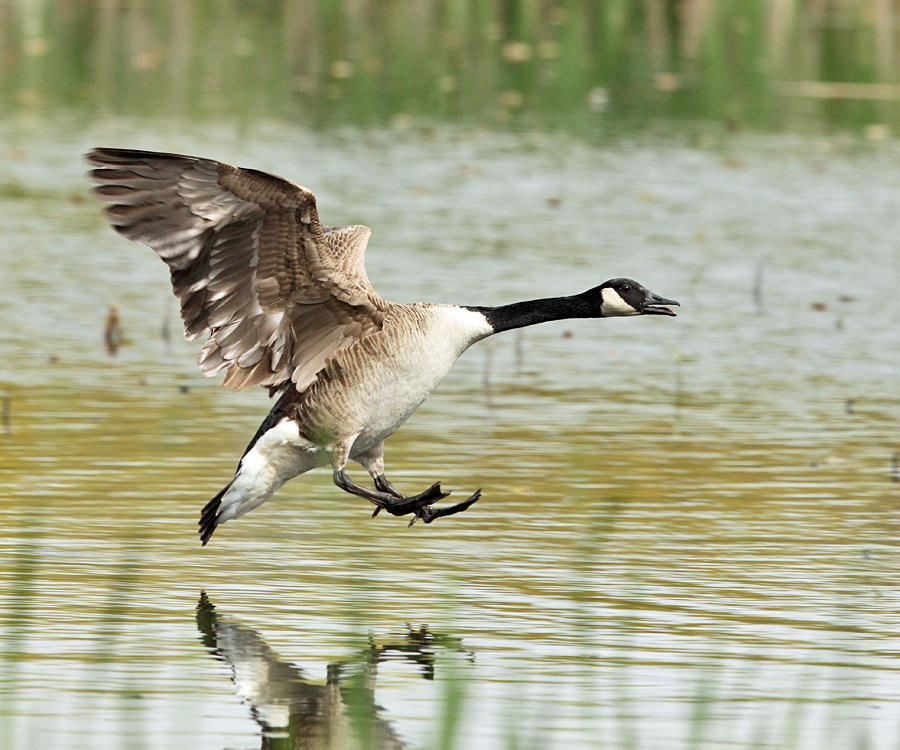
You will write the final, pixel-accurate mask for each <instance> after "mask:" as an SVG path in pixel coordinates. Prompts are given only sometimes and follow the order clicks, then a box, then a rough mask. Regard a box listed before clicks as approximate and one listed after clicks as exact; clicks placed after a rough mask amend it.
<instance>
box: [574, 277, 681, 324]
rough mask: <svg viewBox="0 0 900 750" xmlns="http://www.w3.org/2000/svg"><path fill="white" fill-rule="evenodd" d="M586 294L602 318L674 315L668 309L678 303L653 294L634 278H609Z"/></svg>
mask: <svg viewBox="0 0 900 750" xmlns="http://www.w3.org/2000/svg"><path fill="white" fill-rule="evenodd" d="M587 294H588V295H589V296H590V297H591V298H592V300H591V301H592V304H593V306H594V307H595V309H596V310H597V312H598V316H599V317H602V318H613V317H617V316H622V315H673V316H674V315H675V313H674V312H673V311H672V310H670V309H669V307H670V306H674V305H677V304H678V303H677V302H676V301H675V300H673V299H666V298H665V297H660V296H659V295H658V294H654V293H653V292H651V291H650V290H649V289H647V288H646V287H645V286H643V285H642V284H639V283H638V282H636V281H635V280H634V279H610V280H609V281H604V282H603V283H602V284H601V285H600V286H598V287H595V288H594V289H591V290H590V291H589V292H587Z"/></svg>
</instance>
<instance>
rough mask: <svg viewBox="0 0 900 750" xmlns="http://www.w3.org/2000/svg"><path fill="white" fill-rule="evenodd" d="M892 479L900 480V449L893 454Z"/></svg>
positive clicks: (894, 480)
mask: <svg viewBox="0 0 900 750" xmlns="http://www.w3.org/2000/svg"><path fill="white" fill-rule="evenodd" d="M891 481H892V482H900V451H894V455H893V456H891Z"/></svg>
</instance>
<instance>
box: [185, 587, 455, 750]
mask: <svg viewBox="0 0 900 750" xmlns="http://www.w3.org/2000/svg"><path fill="white" fill-rule="evenodd" d="M197 627H198V628H199V630H200V632H201V633H202V635H203V638H202V640H203V643H204V645H205V646H206V647H207V648H208V649H209V650H210V653H211V654H212V655H213V656H214V657H215V658H217V659H219V660H220V661H223V662H225V663H226V664H227V665H228V666H229V667H230V668H231V679H232V681H233V682H234V685H235V690H236V692H237V694H238V697H239V698H240V699H241V700H242V701H243V702H244V703H245V704H246V705H247V706H248V707H249V709H250V715H251V716H252V718H253V720H254V721H255V722H256V723H257V724H259V727H260V731H261V735H262V745H261V747H262V748H263V749H264V750H269V749H270V748H271V749H275V748H278V749H279V750H287V749H288V748H291V749H292V750H302V749H306V748H309V749H313V748H315V750H324V749H326V748H327V749H328V750H338V749H339V748H359V747H363V748H371V749H372V750H394V749H396V748H404V747H406V745H405V744H404V743H403V741H402V740H401V739H400V737H398V736H397V733H396V731H395V730H394V728H393V726H392V725H391V723H390V722H389V721H388V720H387V719H386V718H385V717H384V716H383V710H382V708H381V707H380V706H379V705H378V704H377V703H376V702H375V685H376V682H377V676H378V665H379V664H380V663H382V662H384V661H387V660H397V659H402V660H405V661H409V662H411V663H413V664H415V665H417V666H418V667H419V669H420V672H421V675H422V677H423V678H424V679H426V680H431V679H433V677H434V671H435V648H439V649H445V650H451V651H457V652H463V653H466V654H467V655H468V656H469V657H470V658H471V657H472V654H471V652H469V651H466V649H464V648H463V647H462V645H461V643H460V642H459V641H458V640H456V639H453V638H448V637H446V636H440V635H435V634H433V633H431V632H430V631H429V630H428V628H427V627H425V626H422V627H421V628H420V629H419V630H414V629H412V628H408V630H407V632H406V633H404V634H400V635H395V636H392V637H391V638H390V639H388V640H387V641H386V642H384V643H382V644H376V643H375V641H374V640H372V639H371V638H370V640H369V645H368V647H366V648H363V649H360V650H359V651H357V652H356V653H355V654H354V655H353V656H352V657H351V658H349V659H346V660H342V661H335V662H332V663H330V664H329V665H328V669H327V674H326V679H325V682H324V683H321V682H317V681H315V680H314V679H312V678H310V677H308V676H306V675H305V674H304V673H303V670H301V669H299V668H298V667H296V666H294V665H293V664H291V663H290V662H288V661H286V660H284V659H282V658H281V657H279V656H278V654H276V653H275V651H273V650H272V648H271V647H270V646H269V645H268V644H267V643H266V641H265V640H264V639H263V638H262V636H261V635H260V634H259V633H258V632H257V631H256V630H253V629H252V628H249V627H246V626H244V625H241V624H239V623H237V622H235V621H232V620H231V619H230V618H228V617H223V616H222V615H221V614H219V612H218V611H217V610H216V608H215V607H214V606H213V604H212V602H210V600H209V597H208V596H207V595H206V592H202V593H201V594H200V601H199V602H198V603H197Z"/></svg>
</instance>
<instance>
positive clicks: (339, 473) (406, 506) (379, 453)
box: [333, 443, 481, 526]
mask: <svg viewBox="0 0 900 750" xmlns="http://www.w3.org/2000/svg"><path fill="white" fill-rule="evenodd" d="M333 455H334V458H333V464H334V483H335V484H336V485H337V486H338V487H340V488H341V489H342V490H344V491H345V492H349V493H350V494H352V495H356V496H357V497H362V498H365V499H366V500H369V501H370V502H372V503H374V504H375V506H376V507H375V510H374V511H373V513H372V517H373V518H374V517H375V516H377V515H378V513H379V512H380V511H381V509H382V508H384V509H385V510H386V511H387V512H388V513H390V514H391V515H394V516H404V515H407V514H410V513H413V514H414V516H413V519H412V521H410V523H409V525H410V526H412V525H413V524H414V523H415V522H416V519H417V518H421V519H422V520H423V521H425V523H431V522H432V521H433V520H434V519H436V518H441V517H442V516H451V515H453V514H454V513H460V512H461V511H464V510H465V509H466V508H468V507H469V506H470V505H472V503H474V502H475V501H476V500H478V498H479V497H481V490H478V491H477V492H475V493H474V494H472V495H470V496H469V497H468V498H466V499H465V500H463V501H462V502H461V503H456V504H455V505H448V506H446V507H441V508H432V507H431V505H432V504H433V503H435V502H437V501H438V500H441V499H443V498H445V497H447V496H448V495H449V494H450V493H449V492H444V491H443V490H441V483H440V482H435V483H434V484H433V485H431V487H429V488H428V489H427V490H425V491H424V492H420V493H419V494H417V495H404V494H403V493H402V492H400V491H399V490H397V488H395V487H394V485H393V484H391V481H390V480H389V479H388V478H387V476H385V473H384V444H383V443H379V444H378V445H376V446H373V447H372V448H370V449H369V450H368V451H366V453H362V454H358V455H356V456H354V460H356V461H357V462H359V463H360V464H361V465H362V466H363V467H364V468H365V469H366V471H367V472H368V473H369V474H370V476H371V477H372V480H373V481H374V483H375V490H370V489H368V488H366V487H362V486H361V485H358V484H357V483H356V482H354V481H353V480H352V479H350V477H349V476H347V473H346V472H345V471H344V463H346V459H344V461H343V462H341V461H340V458H341V453H340V449H338V451H335V454H333Z"/></svg>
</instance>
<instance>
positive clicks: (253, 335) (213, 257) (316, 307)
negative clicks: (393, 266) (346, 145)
mask: <svg viewBox="0 0 900 750" xmlns="http://www.w3.org/2000/svg"><path fill="white" fill-rule="evenodd" d="M86 158H87V160H88V161H89V162H90V163H91V164H94V165H95V166H97V167H98V168H97V169H94V170H92V171H91V173H90V176H91V178H92V179H93V180H94V181H95V182H96V183H97V187H96V193H97V195H98V196H99V197H100V198H101V199H102V200H105V201H108V202H110V203H112V205H111V206H110V207H109V208H108V209H107V210H106V214H107V216H108V217H109V220H110V222H111V223H112V225H113V226H114V227H115V229H116V230H117V231H119V232H120V233H121V234H123V235H124V236H125V237H128V238H129V239H131V240H135V241H137V242H142V243H144V244H146V245H149V246H150V247H151V248H153V249H154V250H155V251H156V252H157V254H158V255H159V256H160V257H161V258H162V259H163V260H164V261H165V262H166V264H167V265H168V266H169V270H170V272H171V278H172V287H173V290H174V292H175V294H176V296H178V298H179V299H180V300H181V317H182V319H183V320H184V333H185V336H186V337H187V338H188V339H193V338H195V337H196V336H199V335H203V334H208V335H209V339H208V340H207V341H206V343H205V344H204V346H203V348H202V350H201V352H200V357H199V360H198V362H199V364H200V368H201V369H202V370H203V372H204V373H205V374H206V375H214V374H216V373H218V372H221V371H223V370H224V371H225V380H224V383H223V385H226V386H229V387H233V388H235V389H242V388H247V387H249V386H251V385H265V386H270V387H274V388H278V387H281V386H283V385H286V384H287V383H289V382H290V381H293V382H294V383H295V384H296V386H297V388H298V389H300V390H302V389H303V388H305V387H306V386H307V385H308V384H309V383H310V382H312V380H313V378H314V377H315V374H316V373H317V372H318V371H319V370H320V369H321V368H322V366H323V365H324V362H325V360H326V358H327V357H329V356H330V355H331V354H333V353H334V352H335V351H337V350H338V349H340V348H342V347H344V346H346V345H348V344H349V343H352V341H354V340H356V339H358V338H360V337H361V336H363V335H365V334H367V333H370V332H373V331H377V330H380V328H381V323H382V320H383V318H384V308H385V304H386V303H384V302H383V300H381V298H380V297H379V296H378V295H377V293H376V292H375V290H374V289H373V288H372V285H371V284H370V283H369V279H368V277H367V276H366V271H365V265H364V262H363V256H364V254H365V250H366V243H367V242H368V238H369V235H370V230H369V229H368V227H362V226H354V227H328V228H324V229H323V227H322V226H321V225H320V224H319V217H318V213H317V211H316V199H315V196H314V195H313V194H312V193H311V192H310V191H309V190H307V189H306V188H304V187H301V186H300V185H295V184H294V183H292V182H288V181H287V180H283V179H281V178H279V177H275V176H273V175H270V174H266V173H265V172H259V171H256V170H254V169H241V168H239V167H233V166H231V165H230V164H223V163H220V162H217V161H213V160H211V159H200V158H197V157H194V156H180V155H177V154H165V153H156V152H149V151H134V150H126V149H112V148H96V149H94V150H93V151H91V152H89V153H88V154H87V157H86Z"/></svg>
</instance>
